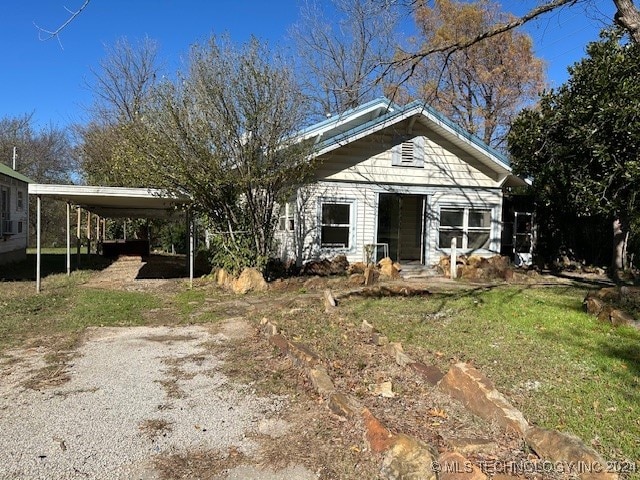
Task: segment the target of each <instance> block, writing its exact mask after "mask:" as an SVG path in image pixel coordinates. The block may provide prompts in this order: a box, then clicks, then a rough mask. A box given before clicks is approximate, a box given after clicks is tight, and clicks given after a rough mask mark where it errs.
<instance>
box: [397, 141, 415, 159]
mask: <svg viewBox="0 0 640 480" xmlns="http://www.w3.org/2000/svg"><path fill="white" fill-rule="evenodd" d="M400 162H401V163H402V164H403V165H406V164H413V142H412V141H409V142H402V143H401V144H400Z"/></svg>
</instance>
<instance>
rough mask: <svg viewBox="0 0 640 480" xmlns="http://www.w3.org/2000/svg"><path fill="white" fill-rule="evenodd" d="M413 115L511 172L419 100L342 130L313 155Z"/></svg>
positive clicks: (497, 159)
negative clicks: (344, 130)
mask: <svg viewBox="0 0 640 480" xmlns="http://www.w3.org/2000/svg"><path fill="white" fill-rule="evenodd" d="M414 115H416V116H418V115H419V116H422V117H423V118H424V119H426V120H427V122H428V123H431V124H433V125H436V126H438V127H439V128H441V129H443V130H445V131H446V132H447V133H449V134H451V135H453V136H454V137H455V138H456V139H458V141H459V142H461V143H462V144H464V145H465V146H467V147H471V148H472V150H473V151H474V152H477V153H478V154H480V155H481V156H482V157H484V158H486V159H487V160H488V161H489V163H490V164H491V165H492V166H494V167H497V170H498V171H499V172H507V173H511V167H510V166H509V165H508V164H507V163H505V162H504V161H502V160H500V158H499V156H498V154H496V153H494V152H493V149H491V148H490V147H488V146H486V145H484V144H480V142H481V141H480V140H479V139H478V140H475V139H474V138H475V137H473V136H472V135H470V134H467V135H464V134H462V132H461V131H460V129H459V128H453V126H452V125H451V124H450V122H447V121H445V120H444V119H443V118H442V116H441V115H439V114H437V113H435V112H433V111H432V110H431V109H430V108H428V107H427V106H425V105H424V103H423V102H419V101H416V102H412V103H410V104H409V105H407V106H406V107H405V108H404V109H401V110H399V111H393V112H390V113H389V114H387V115H386V116H382V117H379V118H376V119H374V120H372V121H371V122H369V123H370V124H371V125H369V126H368V127H367V128H363V129H362V130H360V131H356V132H354V133H352V134H350V131H347V132H344V134H343V135H339V136H338V137H339V138H337V139H336V140H335V141H334V142H332V143H331V144H329V145H327V146H325V147H323V148H321V149H319V150H318V151H317V152H316V153H315V154H314V156H320V155H324V154H326V153H329V152H331V151H333V150H336V149H337V148H339V147H342V146H345V145H347V144H349V143H351V142H354V141H356V140H359V139H361V138H364V137H366V136H367V135H370V134H372V133H375V132H378V131H380V130H382V129H384V128H386V127H389V126H391V125H393V124H395V123H399V122H401V121H403V120H405V119H407V118H409V117H412V116H414ZM385 117H386V118H385ZM365 125H366V124H365ZM361 127H363V125H360V126H358V127H355V128H354V129H353V130H351V132H353V131H354V130H358V129H359V128H361Z"/></svg>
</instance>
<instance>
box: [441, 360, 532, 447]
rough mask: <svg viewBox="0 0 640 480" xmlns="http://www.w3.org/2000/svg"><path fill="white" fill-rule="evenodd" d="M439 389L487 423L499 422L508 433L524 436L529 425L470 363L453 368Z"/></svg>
mask: <svg viewBox="0 0 640 480" xmlns="http://www.w3.org/2000/svg"><path fill="white" fill-rule="evenodd" d="M438 387H439V388H440V390H442V391H443V392H445V393H447V394H448V395H450V396H451V397H453V398H455V399H457V400H459V401H460V402H461V403H462V404H463V405H464V406H465V407H466V408H467V409H468V410H469V411H471V412H472V413H474V414H476V415H478V416H479V417H481V418H483V419H485V420H487V421H490V422H491V421H494V422H497V423H498V425H500V426H502V427H503V428H504V429H506V430H508V431H515V432H516V433H518V434H519V435H521V436H523V437H524V434H525V432H526V431H527V429H528V428H529V424H528V423H527V421H526V419H525V418H524V416H523V415H522V413H521V412H520V410H518V409H516V408H515V407H514V406H512V405H511V404H510V403H509V402H508V401H507V399H506V398H505V396H504V395H502V393H500V392H499V391H498V390H496V388H495V386H494V385H493V383H492V382H491V381H490V380H489V379H488V378H487V377H485V376H484V375H483V374H482V372H480V371H479V370H478V369H476V368H474V367H472V366H471V365H469V364H467V363H457V364H455V365H453V366H452V367H451V368H450V369H449V371H448V372H447V374H446V375H445V376H444V377H443V378H442V380H440V382H439V383H438Z"/></svg>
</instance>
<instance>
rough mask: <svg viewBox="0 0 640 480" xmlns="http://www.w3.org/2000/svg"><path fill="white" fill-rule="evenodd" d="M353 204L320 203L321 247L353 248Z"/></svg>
mask: <svg viewBox="0 0 640 480" xmlns="http://www.w3.org/2000/svg"><path fill="white" fill-rule="evenodd" d="M352 209H353V202H349V201H329V200H323V201H322V202H321V203H320V210H321V211H320V246H321V247H323V248H350V247H351V234H352V232H351V216H352Z"/></svg>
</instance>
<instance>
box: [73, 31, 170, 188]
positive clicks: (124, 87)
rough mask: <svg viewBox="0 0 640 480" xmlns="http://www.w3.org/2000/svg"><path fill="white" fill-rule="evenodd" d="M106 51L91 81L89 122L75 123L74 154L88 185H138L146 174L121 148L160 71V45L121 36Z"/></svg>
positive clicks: (124, 149)
mask: <svg viewBox="0 0 640 480" xmlns="http://www.w3.org/2000/svg"><path fill="white" fill-rule="evenodd" d="M105 51H106V53H105V56H104V58H103V59H102V60H101V61H100V62H99V66H98V68H97V69H95V70H92V73H93V80H92V81H91V82H90V83H89V85H88V87H89V89H90V90H91V91H92V92H93V95H94V102H93V104H92V105H91V106H90V108H89V112H90V114H91V121H90V122H89V123H88V124H86V125H78V126H76V127H75V134H76V136H77V147H76V156H77V157H78V159H79V163H80V165H81V167H82V171H83V174H84V178H85V181H86V182H88V183H90V184H97V185H118V186H140V185H141V182H142V179H141V178H140V176H139V175H137V174H135V173H133V172H134V169H133V168H131V165H130V163H131V162H132V161H133V159H132V158H125V156H124V155H123V154H122V153H123V151H127V148H128V138H127V133H128V131H129V130H130V129H131V128H132V127H131V126H132V124H133V123H134V122H135V121H136V120H137V119H139V118H140V117H141V116H142V115H144V113H145V112H144V109H145V107H146V105H147V104H148V99H149V95H150V93H151V91H152V89H153V87H154V85H155V84H156V81H157V78H158V75H159V72H160V71H161V66H160V64H159V61H158V45H157V43H156V42H155V41H153V40H151V39H149V38H144V39H143V40H141V41H138V42H135V43H131V42H130V41H129V40H127V39H126V38H121V39H119V40H118V41H116V42H115V43H114V44H113V45H111V46H106V47H105ZM127 153H132V152H131V151H130V149H129V150H128V151H127ZM132 173H133V174H132Z"/></svg>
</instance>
